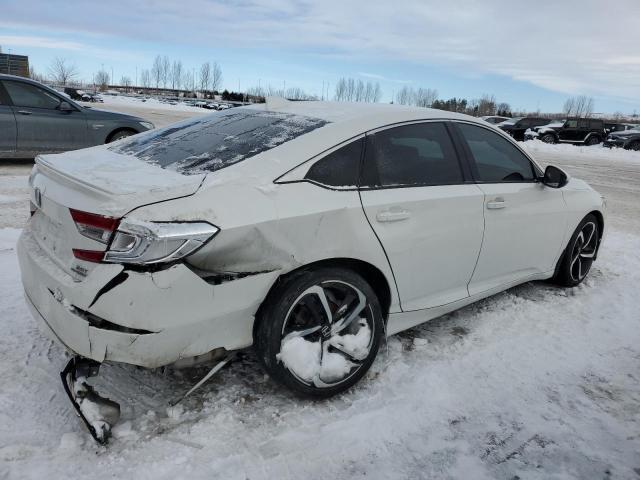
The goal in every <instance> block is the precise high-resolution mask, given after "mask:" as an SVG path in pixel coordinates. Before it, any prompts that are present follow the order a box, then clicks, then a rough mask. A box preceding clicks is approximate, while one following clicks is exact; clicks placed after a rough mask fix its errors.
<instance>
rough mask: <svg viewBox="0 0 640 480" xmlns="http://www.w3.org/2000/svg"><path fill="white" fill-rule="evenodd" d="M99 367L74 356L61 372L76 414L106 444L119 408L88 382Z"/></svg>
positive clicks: (115, 421) (117, 416)
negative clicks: (99, 393)
mask: <svg viewBox="0 0 640 480" xmlns="http://www.w3.org/2000/svg"><path fill="white" fill-rule="evenodd" d="M99 369H100V364H98V363H97V362H94V361H92V360H89V359H86V358H82V357H73V358H71V360H70V361H69V363H67V366H66V367H65V368H64V370H63V371H62V372H60V378H61V379H62V385H63V387H64V391H65V392H66V394H67V396H68V397H69V400H71V403H72V404H73V406H74V408H75V410H76V413H77V414H78V416H79V417H80V418H81V419H82V423H84V425H85V426H86V427H87V430H89V433H90V434H91V436H92V437H93V438H94V440H95V441H96V442H98V443H99V444H101V445H106V443H107V442H108V440H109V437H110V436H111V429H112V428H113V426H114V425H115V424H116V423H118V420H120V405H118V404H117V403H116V402H114V401H113V400H110V399H108V398H104V397H101V396H100V395H98V393H96V391H95V390H94V389H93V387H92V386H91V385H89V384H88V383H87V379H88V378H89V377H93V376H95V375H97V374H98V370H99Z"/></svg>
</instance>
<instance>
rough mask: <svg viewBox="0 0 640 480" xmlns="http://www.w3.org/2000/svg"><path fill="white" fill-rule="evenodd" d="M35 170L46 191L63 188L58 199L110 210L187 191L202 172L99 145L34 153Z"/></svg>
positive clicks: (193, 187)
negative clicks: (183, 171) (177, 168)
mask: <svg viewBox="0 0 640 480" xmlns="http://www.w3.org/2000/svg"><path fill="white" fill-rule="evenodd" d="M37 173H42V174H43V175H45V176H46V177H48V182H47V183H48V184H49V188H48V190H49V191H50V192H55V191H57V190H61V189H64V190H65V191H66V192H67V194H66V195H65V196H63V197H62V196H61V197H62V198H59V199H58V201H59V202H60V203H61V204H63V205H67V206H73V207H74V208H79V209H83V210H87V211H93V212H102V213H105V214H111V215H123V214H125V213H127V212H129V211H131V210H132V209H134V208H136V207H139V206H141V205H148V204H150V203H157V202H161V201H164V200H170V199H174V198H178V197H185V196H188V195H192V194H194V193H195V192H196V191H198V189H199V188H200V185H202V182H203V180H204V178H205V177H206V175H205V174H200V175H190V176H185V175H181V174H179V173H177V172H174V171H171V170H166V169H163V168H160V167H158V166H155V165H152V164H149V163H147V162H141V161H140V160H138V159H137V158H135V157H133V156H131V155H123V154H118V153H115V152H113V151H111V150H109V149H108V148H105V147H104V146H99V147H94V148H88V149H83V150H75V151H73V152H66V153H63V154H58V155H42V156H39V157H38V158H36V167H35V168H34V174H37ZM58 187H60V188H58ZM70 192H73V194H70ZM70 202H71V203H73V204H74V205H70ZM83 202H84V203H83Z"/></svg>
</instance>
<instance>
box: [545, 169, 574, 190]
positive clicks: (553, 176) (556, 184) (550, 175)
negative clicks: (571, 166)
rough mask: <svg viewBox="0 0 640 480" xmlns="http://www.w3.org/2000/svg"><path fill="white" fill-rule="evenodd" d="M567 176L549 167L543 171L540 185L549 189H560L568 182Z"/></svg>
mask: <svg viewBox="0 0 640 480" xmlns="http://www.w3.org/2000/svg"><path fill="white" fill-rule="evenodd" d="M568 181H569V180H568V178H567V174H566V173H564V172H563V171H562V170H560V169H559V168H558V167H554V166H553V165H549V166H548V167H547V168H546V169H545V170H544V177H542V183H543V184H545V185H546V186H547V187H551V188H562V187H564V186H565V185H566V184H567V182H568Z"/></svg>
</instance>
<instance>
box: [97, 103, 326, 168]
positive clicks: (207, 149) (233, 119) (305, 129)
mask: <svg viewBox="0 0 640 480" xmlns="http://www.w3.org/2000/svg"><path fill="white" fill-rule="evenodd" d="M327 123H328V122H327V121H325V120H321V119H318V118H312V117H305V116H301V115H292V114H288V113H278V112H268V111H262V110H254V109H229V110H227V111H223V112H217V113H214V114H212V115H207V116H206V117H199V118H196V119H190V120H187V121H185V122H181V123H178V124H175V125H172V126H170V127H167V128H163V129H161V130H155V131H151V132H149V133H145V134H142V135H136V136H134V137H131V138H130V139H127V140H124V141H122V142H118V143H117V144H114V145H113V146H111V147H110V149H111V150H113V151H114V152H116V153H123V154H128V155H133V156H135V157H138V158H139V159H140V160H143V161H145V162H148V163H151V164H154V165H158V166H160V167H162V168H166V169H171V170H175V171H177V172H179V173H182V174H183V175H196V174H201V173H207V172H214V171H216V170H220V169H222V168H225V167H228V166H230V165H234V164H236V163H238V162H241V161H242V160H245V159H247V158H250V157H253V156H254V155H258V154H259V153H262V152H264V151H267V150H270V149H272V148H275V147H277V146H279V145H282V144H283V143H285V142H288V141H290V140H293V139H294V138H297V137H299V136H301V135H304V134H305V133H309V132H311V131H313V130H315V129H316V128H320V127H322V126H323V125H326V124H327Z"/></svg>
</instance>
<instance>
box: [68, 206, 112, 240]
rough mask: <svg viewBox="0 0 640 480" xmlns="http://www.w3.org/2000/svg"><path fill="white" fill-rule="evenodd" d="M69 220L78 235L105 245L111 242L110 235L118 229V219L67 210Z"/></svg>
mask: <svg viewBox="0 0 640 480" xmlns="http://www.w3.org/2000/svg"><path fill="white" fill-rule="evenodd" d="M69 211H70V212H71V218H73V221H74V222H75V223H76V227H77V228H78V232H80V235H84V236H85V237H87V238H90V239H92V240H95V241H97V242H100V243H104V244H105V245H106V244H108V243H109V240H111V235H113V232H115V230H116V228H118V222H120V219H119V218H114V217H105V216H104V215H97V214H95V213H87V212H81V211H80V210H73V209H69Z"/></svg>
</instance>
